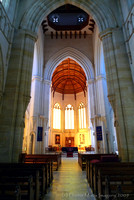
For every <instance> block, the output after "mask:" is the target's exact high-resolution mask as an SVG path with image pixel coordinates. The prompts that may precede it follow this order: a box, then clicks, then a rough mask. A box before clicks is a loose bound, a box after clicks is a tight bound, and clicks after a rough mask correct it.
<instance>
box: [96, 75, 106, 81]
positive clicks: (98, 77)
mask: <svg viewBox="0 0 134 200" xmlns="http://www.w3.org/2000/svg"><path fill="white" fill-rule="evenodd" d="M101 79H104V80H106V76H105V75H104V74H99V75H98V76H96V78H95V80H96V81H98V80H101Z"/></svg>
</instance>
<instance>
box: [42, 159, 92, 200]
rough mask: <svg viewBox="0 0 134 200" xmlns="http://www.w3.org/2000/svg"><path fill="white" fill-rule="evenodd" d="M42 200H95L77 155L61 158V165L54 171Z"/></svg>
mask: <svg viewBox="0 0 134 200" xmlns="http://www.w3.org/2000/svg"><path fill="white" fill-rule="evenodd" d="M44 200H95V198H94V196H93V194H92V192H91V189H90V188H89V186H88V183H87V180H86V172H85V171H82V170H81V168H80V167H79V164H78V158H77V157H75V158H62V164H61V167H60V168H59V170H58V171H54V180H53V183H52V185H51V187H50V189H49V191H48V193H47V194H46V195H45V199H44Z"/></svg>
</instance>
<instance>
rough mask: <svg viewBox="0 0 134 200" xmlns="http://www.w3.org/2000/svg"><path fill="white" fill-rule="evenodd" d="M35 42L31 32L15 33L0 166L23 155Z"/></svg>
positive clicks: (0, 122) (0, 124)
mask: <svg viewBox="0 0 134 200" xmlns="http://www.w3.org/2000/svg"><path fill="white" fill-rule="evenodd" d="M35 40H36V35H35V34H34V33H32V32H30V31H25V30H21V29H19V30H17V31H16V32H15V33H14V40H13V44H12V49H11V56H10V60H9V68H8V72H7V81H6V85H5V92H4V97H3V106H2V111H1V115H0V162H18V160H19V155H20V153H21V152H22V141H23V132H24V126H25V124H24V116H25V111H26V108H27V105H28V103H29V101H30V89H31V75H32V62H33V51H34V42H35Z"/></svg>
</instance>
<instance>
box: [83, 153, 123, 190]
mask: <svg viewBox="0 0 134 200" xmlns="http://www.w3.org/2000/svg"><path fill="white" fill-rule="evenodd" d="M109 162H110V163H111V165H112V164H114V163H115V162H116V163H119V162H120V160H119V158H118V155H116V154H109V155H101V156H100V160H97V159H95V160H91V159H87V160H86V174H87V180H88V182H89V184H90V187H92V188H93V166H96V164H97V163H102V166H103V165H104V163H109Z"/></svg>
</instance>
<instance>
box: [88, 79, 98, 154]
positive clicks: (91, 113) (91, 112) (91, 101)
mask: <svg viewBox="0 0 134 200" xmlns="http://www.w3.org/2000/svg"><path fill="white" fill-rule="evenodd" d="M87 95H88V105H87V107H88V117H89V118H88V126H89V127H90V130H92V128H91V124H92V127H93V128H94V133H95V127H96V123H95V94H94V79H90V80H88V81H87ZM91 134H92V135H91V145H92V144H94V143H95V150H96V152H97V140H96V134H93V131H91Z"/></svg>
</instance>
